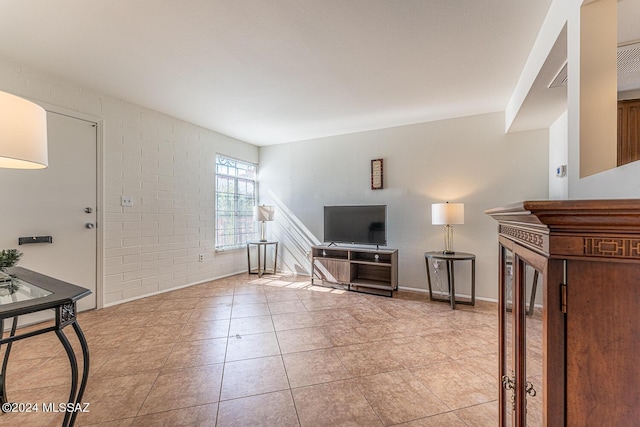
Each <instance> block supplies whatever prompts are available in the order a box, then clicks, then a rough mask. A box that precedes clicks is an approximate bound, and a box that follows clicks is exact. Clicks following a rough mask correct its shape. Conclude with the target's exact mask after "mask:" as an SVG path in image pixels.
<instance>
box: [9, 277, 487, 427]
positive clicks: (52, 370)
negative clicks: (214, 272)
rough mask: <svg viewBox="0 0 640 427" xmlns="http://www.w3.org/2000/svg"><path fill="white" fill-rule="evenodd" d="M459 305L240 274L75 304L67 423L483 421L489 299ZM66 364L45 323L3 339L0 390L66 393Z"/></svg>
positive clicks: (25, 395) (29, 417)
mask: <svg viewBox="0 0 640 427" xmlns="http://www.w3.org/2000/svg"><path fill="white" fill-rule="evenodd" d="M458 308H459V309H458V310H455V311H452V310H451V309H450V308H449V306H448V305H447V304H445V303H438V302H429V301H428V296H427V295H426V294H418V293H409V292H399V293H398V294H397V295H395V296H394V298H386V297H380V296H373V295H366V294H362V293H355V292H345V291H340V290H335V289H330V288H324V287H317V286H311V284H310V282H309V278H308V277H294V276H264V277H262V278H257V276H249V275H247V274H242V275H237V276H233V277H230V278H226V279H222V280H217V281H213V282H209V283H205V284H201V285H197V286H192V287H189V288H185V289H181V290H178V291H173V292H170V293H165V294H162V295H157V296H153V297H149V298H144V299H140V300H137V301H133V302H130V303H127V304H121V305H118V306H115V307H110V308H107V309H103V310H98V311H91V312H86V313H81V314H80V316H79V323H80V325H81V327H82V328H83V330H84V332H85V334H86V336H87V340H88V342H89V346H90V351H91V367H90V378H89V384H88V387H87V391H86V393H85V397H84V399H83V400H84V402H88V403H90V405H89V408H88V409H89V411H90V412H88V413H81V414H79V416H78V419H77V423H76V425H101V426H114V427H116V426H117V427H125V426H126V427H129V426H172V427H173V426H314V427H315V426H344V425H348V426H367V427H369V426H383V425H385V426H391V425H394V426H400V425H401V426H407V427H409V426H411V427H418V426H422V427H424V426H495V425H497V412H498V409H497V406H498V403H497V393H498V391H497V390H498V382H497V379H496V369H497V308H496V305H495V304H491V303H484V302H482V301H480V302H478V303H477V304H476V306H475V307H468V306H458ZM68 334H69V335H70V336H73V335H74V334H73V332H72V331H71V328H69V331H68ZM72 341H73V340H72ZM74 346H77V342H75V345H74ZM68 363H69V362H68V359H67V358H66V355H65V353H64V350H63V349H62V347H61V345H60V343H59V342H58V341H57V338H56V337H55V335H54V334H46V335H42V336H39V337H34V338H30V339H27V340H23V341H19V342H17V343H15V344H14V348H13V350H12V353H11V360H10V363H9V370H8V373H7V387H8V391H7V392H8V397H9V400H10V401H12V402H35V403H39V402H64V401H66V399H67V395H68V393H69V384H70V380H69V366H68ZM61 420H62V414H51V413H42V411H40V412H38V413H21V414H18V413H8V414H2V415H0V425H1V426H17V425H21V426H56V425H60V424H61Z"/></svg>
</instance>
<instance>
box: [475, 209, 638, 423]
mask: <svg viewBox="0 0 640 427" xmlns="http://www.w3.org/2000/svg"><path fill="white" fill-rule="evenodd" d="M487 214H489V215H491V216H492V217H493V218H495V219H496V220H497V221H498V224H499V225H498V234H499V237H498V240H499V253H500V264H499V266H500V268H499V289H500V292H499V313H500V317H499V318H500V323H499V331H500V365H499V370H500V378H501V385H502V387H501V389H500V425H501V426H506V425H515V426H535V425H546V426H563V425H567V426H583V425H616V426H618V425H620V426H623V425H634V423H636V422H637V421H638V420H640V387H639V386H638V384H640V363H639V359H638V356H637V355H638V353H639V352H640V320H639V319H640V317H639V316H638V314H637V310H638V308H640V200H599V201H598V200H589V201H532V202H522V203H518V204H514V205H509V206H505V207H500V208H495V209H491V210H489V211H487ZM536 271H537V272H538V275H540V276H541V277H542V290H543V307H542V308H541V309H536V310H534V312H533V314H532V315H527V310H526V303H527V300H528V295H527V293H526V288H525V286H526V284H527V282H528V281H530V280H532V279H531V277H532V275H533V274H534V273H535V272H536Z"/></svg>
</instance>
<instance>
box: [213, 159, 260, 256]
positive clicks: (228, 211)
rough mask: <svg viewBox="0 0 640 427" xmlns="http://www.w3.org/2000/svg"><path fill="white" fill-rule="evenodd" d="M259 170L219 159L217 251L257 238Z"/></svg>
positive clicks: (247, 164)
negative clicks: (255, 217)
mask: <svg viewBox="0 0 640 427" xmlns="http://www.w3.org/2000/svg"><path fill="white" fill-rule="evenodd" d="M257 169H258V167H257V166H256V165H254V164H253V163H247V162H243V161H240V160H235V159H230V158H228V157H224V156H216V249H233V248H238V247H241V246H244V245H245V244H246V243H247V240H249V239H251V238H252V237H254V231H255V230H254V225H255V224H254V221H253V206H254V205H255V204H256V172H257Z"/></svg>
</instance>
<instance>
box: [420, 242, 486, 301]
mask: <svg viewBox="0 0 640 427" xmlns="http://www.w3.org/2000/svg"><path fill="white" fill-rule="evenodd" d="M424 259H425V262H426V264H427V280H428V283H429V299H430V300H431V301H443V302H448V303H450V304H451V308H452V309H453V310H455V309H456V304H466V305H475V304H476V256H475V255H474V254H469V253H465V252H455V253H452V254H445V253H443V252H437V251H434V252H425V253H424ZM434 261H443V262H444V263H445V265H446V270H447V285H448V287H449V289H448V290H449V298H442V297H434V296H433V290H432V288H431V269H430V267H431V266H430V264H431V263H433V262H434ZM456 261H471V299H470V300H456V285H455V284H456V281H455V276H454V262H456ZM434 269H435V267H434Z"/></svg>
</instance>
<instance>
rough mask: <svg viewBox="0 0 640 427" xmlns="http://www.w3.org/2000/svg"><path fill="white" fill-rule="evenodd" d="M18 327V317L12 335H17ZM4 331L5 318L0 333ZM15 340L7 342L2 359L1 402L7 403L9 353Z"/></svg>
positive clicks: (0, 321)
mask: <svg viewBox="0 0 640 427" xmlns="http://www.w3.org/2000/svg"><path fill="white" fill-rule="evenodd" d="M17 328H18V318H17V317H14V318H13V324H12V325H11V333H10V334H9V336H10V337H14V336H15V335H16V329H17ZM3 333H4V319H1V320H0V334H3ZM12 344H13V342H11V341H10V342H8V343H7V351H6V352H5V353H4V358H3V360H2V371H1V372H0V404H2V403H7V384H6V378H7V365H8V364H9V354H10V353H11V345H12ZM0 347H1V346H0Z"/></svg>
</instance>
